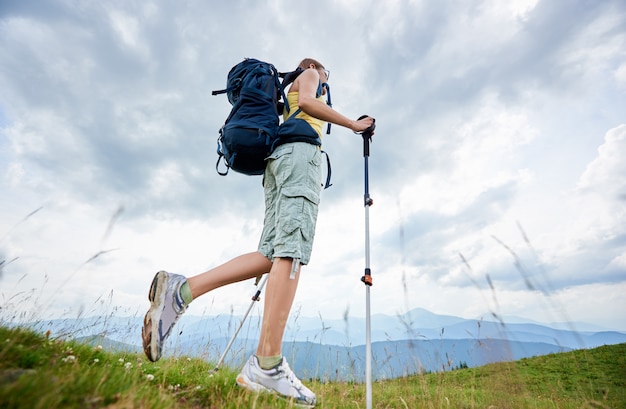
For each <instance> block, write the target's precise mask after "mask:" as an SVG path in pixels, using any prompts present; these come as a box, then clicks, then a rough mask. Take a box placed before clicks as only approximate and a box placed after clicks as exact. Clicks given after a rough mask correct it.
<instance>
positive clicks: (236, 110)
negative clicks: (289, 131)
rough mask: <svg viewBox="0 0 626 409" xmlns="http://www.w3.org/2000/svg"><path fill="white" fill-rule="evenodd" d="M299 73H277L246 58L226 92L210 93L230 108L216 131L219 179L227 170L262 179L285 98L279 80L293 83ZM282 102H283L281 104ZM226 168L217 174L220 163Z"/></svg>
mask: <svg viewBox="0 0 626 409" xmlns="http://www.w3.org/2000/svg"><path fill="white" fill-rule="evenodd" d="M300 72H302V70H301V69H300V70H297V71H293V72H291V73H286V74H285V73H279V72H278V70H276V67H274V66H273V65H272V64H270V63H266V62H263V61H259V60H255V59H253V58H246V59H245V60H243V61H242V62H240V63H239V64H237V65H235V66H234V67H233V68H232V69H231V70H230V72H229V73H228V78H227V82H226V89H223V90H219V91H213V92H212V94H213V95H218V94H224V93H226V95H227V96H228V101H229V102H230V104H231V105H232V106H233V107H232V109H231V111H230V114H229V115H228V118H226V122H225V123H224V126H222V128H221V129H220V131H219V137H218V146H217V154H218V159H217V164H216V169H217V172H218V173H219V174H220V175H223V176H224V175H226V174H228V170H229V169H233V170H234V171H236V172H239V173H243V174H246V175H262V174H263V172H264V171H265V158H267V157H268V156H269V155H270V154H271V153H272V151H273V150H274V148H275V147H276V146H277V142H278V139H279V137H278V128H279V114H281V113H282V110H283V107H284V102H283V101H286V100H287V98H286V97H285V92H284V88H283V87H284V86H286V85H287V84H286V82H287V81H284V82H285V84H284V85H283V84H281V80H280V78H281V77H285V76H287V75H288V76H289V77H288V79H289V80H290V82H292V81H293V80H294V79H295V77H296V76H297V75H296V73H298V74H299V73H300ZM281 99H282V101H281ZM222 160H223V161H224V163H225V165H226V170H225V171H220V169H219V165H220V162H221V161H222Z"/></svg>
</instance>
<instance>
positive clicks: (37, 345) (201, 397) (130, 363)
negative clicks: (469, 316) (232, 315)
mask: <svg viewBox="0 0 626 409" xmlns="http://www.w3.org/2000/svg"><path fill="white" fill-rule="evenodd" d="M212 368H213V367H212V365H211V364H210V363H208V362H205V361H202V360H199V359H195V358H178V359H174V358H166V359H162V360H161V361H159V362H157V363H152V362H149V361H148V360H147V359H145V357H144V356H143V355H139V354H134V353H116V352H109V351H105V350H102V349H100V348H97V347H93V346H91V345H87V344H81V343H78V342H76V341H63V340H59V339H50V338H48V337H46V336H45V335H44V334H38V333H35V332H33V331H30V330H26V329H20V328H11V329H9V328H5V327H0V407H1V408H7V409H10V408H29V409H30V408H42V409H44V408H45V409H51V408H108V409H118V408H120V409H121V408H159V409H162V408H165V409H168V408H172V409H173V408H181V409H187V408H290V407H292V405H291V403H290V402H288V401H286V400H283V399H280V398H278V397H276V396H273V395H269V394H261V395H257V394H253V393H248V392H246V391H244V390H242V389H240V388H239V387H237V386H236V385H235V376H236V373H235V372H233V371H232V370H230V369H228V368H223V369H221V370H220V371H219V372H218V373H216V374H212V375H211V374H209V371H210V370H211V369H212ZM307 385H308V386H309V387H310V388H311V389H312V390H313V391H315V392H316V394H317V397H318V405H317V407H318V408H354V409H356V408H364V407H365V387H364V385H362V384H355V383H346V382H330V383H320V382H307ZM372 391H373V402H374V404H373V406H374V407H375V408H403V409H406V408H410V409H414V408H491V409H496V408H537V409H542V408H563V409H568V408H626V344H620V345H611V346H604V347H600V348H595V349H591V350H578V351H574V352H568V353H562V354H553V355H547V356H541V357H535V358H529V359H522V360H520V361H516V362H507V363H498V364H492V365H487V366H483V367H480V368H469V369H459V370H455V371H451V372H445V373H433V374H425V375H419V376H410V377H406V378H399V379H394V380H388V381H381V382H374V385H373V388H372Z"/></svg>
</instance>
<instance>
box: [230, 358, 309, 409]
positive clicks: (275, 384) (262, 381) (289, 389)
mask: <svg viewBox="0 0 626 409" xmlns="http://www.w3.org/2000/svg"><path fill="white" fill-rule="evenodd" d="M237 384H238V385H239V386H241V387H244V388H246V389H248V390H250V391H254V392H275V393H278V394H279V395H282V396H284V397H286V398H289V399H294V401H295V403H296V404H297V405H298V406H299V407H303V408H313V407H315V401H316V399H315V394H314V393H313V392H311V391H310V390H309V388H307V387H306V386H304V385H302V382H300V380H299V379H298V378H296V375H295V374H294V373H293V371H292V370H291V368H289V364H288V363H287V360H286V359H285V358H283V360H282V362H281V363H280V364H279V365H277V366H275V367H274V368H272V369H262V368H261V367H260V366H259V361H258V359H257V357H256V356H255V355H252V356H251V357H250V359H248V362H246V364H245V365H244V367H243V369H242V370H241V373H240V374H239V375H237Z"/></svg>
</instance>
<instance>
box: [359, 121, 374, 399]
mask: <svg viewBox="0 0 626 409" xmlns="http://www.w3.org/2000/svg"><path fill="white" fill-rule="evenodd" d="M363 118H367V115H362V116H361V117H360V118H359V120H361V119H363ZM374 129H376V123H373V124H372V126H370V127H369V128H367V129H366V130H364V131H363V132H361V136H362V137H363V159H364V161H365V172H364V173H365V195H364V196H363V204H364V206H365V274H364V275H363V277H361V281H362V282H363V283H364V284H365V407H366V408H367V409H371V408H372V339H371V322H370V315H371V314H370V287H371V286H372V271H371V269H370V219H369V216H370V212H369V208H370V206H371V205H372V204H374V201H373V200H372V198H371V197H370V192H369V168H368V158H369V156H370V142H371V141H372V132H374Z"/></svg>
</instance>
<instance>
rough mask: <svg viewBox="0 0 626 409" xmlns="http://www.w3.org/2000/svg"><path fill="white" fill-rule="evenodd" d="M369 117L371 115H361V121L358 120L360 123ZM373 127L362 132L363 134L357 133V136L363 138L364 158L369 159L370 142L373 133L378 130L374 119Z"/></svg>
mask: <svg viewBox="0 0 626 409" xmlns="http://www.w3.org/2000/svg"><path fill="white" fill-rule="evenodd" d="M367 117H369V115H361V116H360V117H359V119H357V121H360V120H361V119H365V118H367ZM372 121H373V122H372V125H371V126H370V127H369V128H367V129H365V130H363V131H361V132H355V133H356V134H360V135H361V136H362V137H363V156H364V157H368V156H370V142H371V141H372V133H373V132H374V129H376V119H374V118H372Z"/></svg>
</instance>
